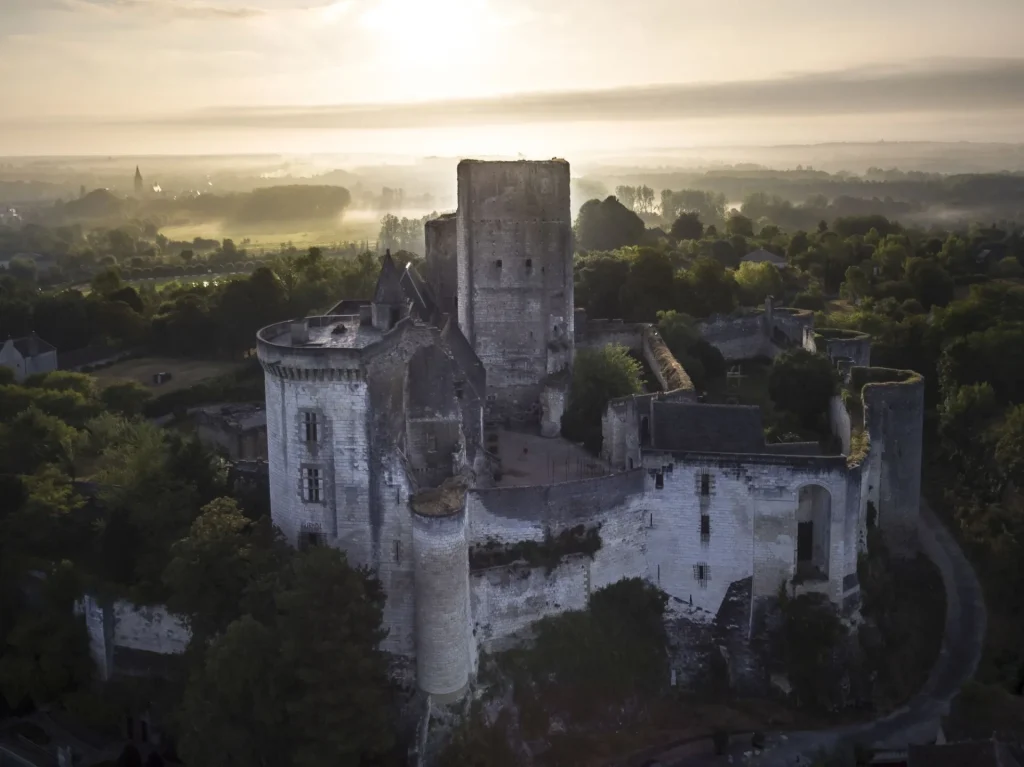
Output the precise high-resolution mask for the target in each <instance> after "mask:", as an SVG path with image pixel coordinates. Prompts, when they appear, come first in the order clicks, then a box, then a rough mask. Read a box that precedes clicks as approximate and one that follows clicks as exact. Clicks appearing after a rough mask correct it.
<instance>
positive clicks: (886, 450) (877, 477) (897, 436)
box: [851, 368, 924, 555]
mask: <svg viewBox="0 0 1024 767" xmlns="http://www.w3.org/2000/svg"><path fill="white" fill-rule="evenodd" d="M851 376H852V378H851V380H852V383H853V386H854V387H856V386H857V385H858V384H860V383H862V382H865V381H866V382H865V383H863V388H862V389H861V392H862V398H863V403H864V426H865V428H866V430H867V432H868V435H869V438H870V440H871V447H870V451H869V462H868V468H869V470H870V471H871V472H872V473H871V474H870V476H869V479H868V481H869V485H871V486H873V487H875V488H877V490H875V491H874V492H870V493H869V499H871V500H873V501H874V502H875V505H876V508H877V511H878V525H879V527H880V529H881V531H882V534H883V536H884V537H885V539H886V541H887V542H888V544H889V547H890V549H891V550H892V551H893V552H894V553H897V554H899V555H912V554H913V553H914V552H916V551H917V550H918V536H917V530H918V524H919V510H920V505H921V460H922V449H923V446H922V439H923V429H924V379H923V378H922V377H921V376H920V375H918V374H917V373H914V372H912V371H895V370H893V371H887V370H884V369H882V368H854V369H853V371H852V373H851ZM866 500H867V499H865V503H866Z"/></svg>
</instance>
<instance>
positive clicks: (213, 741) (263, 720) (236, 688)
mask: <svg viewBox="0 0 1024 767" xmlns="http://www.w3.org/2000/svg"><path fill="white" fill-rule="evenodd" d="M279 641H280V638H279V635H278V632H277V631H276V629H275V627H273V626H267V625H264V624H262V623H260V622H259V621H257V620H256V619H255V618H253V617H252V616H251V615H245V616H243V617H241V618H239V619H238V620H236V621H234V622H232V623H231V624H230V625H229V626H228V627H227V628H226V629H225V631H224V633H223V634H221V635H220V636H218V637H216V638H215V639H214V640H213V642H212V643H211V644H210V646H209V647H207V648H206V650H205V652H204V653H203V660H202V662H201V663H198V664H196V666H195V667H194V668H193V669H192V672H191V674H190V675H189V678H188V682H187V683H186V686H185V692H184V695H183V697H182V703H181V709H180V711H179V714H178V719H179V721H180V722H181V725H182V726H181V736H180V742H179V747H180V750H181V756H182V757H184V759H185V761H186V763H188V764H194V765H197V767H201V766H202V765H224V767H250V766H252V767H278V765H284V764H291V763H293V762H291V759H290V753H291V751H292V749H293V747H294V740H293V739H294V733H293V731H292V728H291V726H290V718H289V712H288V702H289V701H288V698H287V696H288V695H289V694H294V693H293V692H291V690H290V687H291V683H292V675H291V673H290V672H291V669H289V668H288V667H287V665H286V662H285V660H284V658H283V657H282V656H281V652H280V644H279ZM332 644H333V643H332ZM346 689H347V686H346V687H343V688H342V690H339V691H338V693H339V694H342V693H343V691H344V690H346Z"/></svg>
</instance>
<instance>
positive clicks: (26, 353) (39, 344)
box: [14, 333, 57, 357]
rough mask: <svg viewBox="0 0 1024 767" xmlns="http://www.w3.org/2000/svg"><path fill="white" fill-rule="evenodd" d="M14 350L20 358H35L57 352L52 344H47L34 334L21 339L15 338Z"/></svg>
mask: <svg viewBox="0 0 1024 767" xmlns="http://www.w3.org/2000/svg"><path fill="white" fill-rule="evenodd" d="M14 348H15V349H17V350H18V354H20V355H21V356H22V357H35V356H37V355H39V354H46V353H47V352H55V351H57V348H56V347H55V346H54V345H53V344H50V343H47V342H46V341H44V340H43V339H41V338H40V337H39V336H37V335H36V334H35V333H31V334H29V335H27V336H24V337H23V338H15V339H14Z"/></svg>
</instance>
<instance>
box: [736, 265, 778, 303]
mask: <svg viewBox="0 0 1024 767" xmlns="http://www.w3.org/2000/svg"><path fill="white" fill-rule="evenodd" d="M735 279H736V284H737V285H738V286H739V290H740V293H739V294H740V300H741V302H742V303H744V304H746V305H747V306H759V305H761V304H763V303H764V301H765V299H766V298H767V297H768V296H776V297H781V296H782V289H783V286H782V275H781V274H779V270H778V269H776V268H775V265H774V264H770V263H768V262H767V261H765V262H763V263H760V264H753V263H749V262H748V263H743V264H740V268H739V269H737V270H736V275H735Z"/></svg>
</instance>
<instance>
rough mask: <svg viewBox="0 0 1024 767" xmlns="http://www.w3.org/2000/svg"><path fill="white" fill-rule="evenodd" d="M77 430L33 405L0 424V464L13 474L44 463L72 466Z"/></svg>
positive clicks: (65, 466) (77, 441)
mask: <svg viewBox="0 0 1024 767" xmlns="http://www.w3.org/2000/svg"><path fill="white" fill-rule="evenodd" d="M79 441H80V434H79V433H78V431H77V430H76V429H73V428H72V427H70V426H68V425H67V424H66V423H64V421H62V420H61V419H59V418H56V417H55V416H52V415H47V414H46V413H44V412H42V411H41V410H39V408H37V407H36V406H34V405H33V406H31V407H29V408H28V409H26V410H23V411H22V412H20V413H18V415H16V416H15V417H14V418H13V419H12V420H10V421H9V422H8V423H4V424H0V464H2V465H3V466H4V470H5V471H9V472H11V473H13V474H34V473H35V472H36V471H37V470H38V469H39V468H40V467H42V466H43V465H44V464H58V465H60V466H63V467H64V468H65V470H69V471H70V469H71V468H72V464H73V462H74V458H75V452H76V448H77V445H78V444H79Z"/></svg>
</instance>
